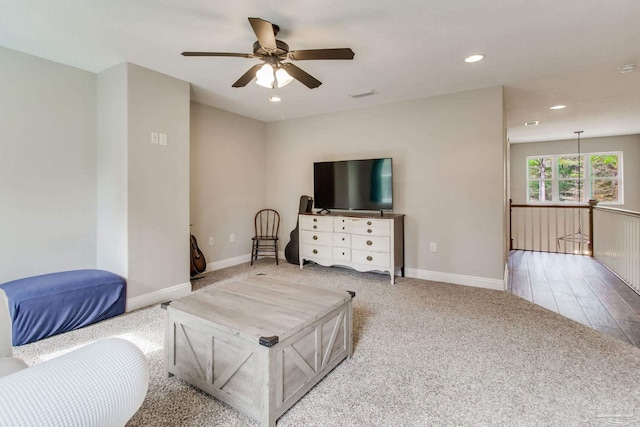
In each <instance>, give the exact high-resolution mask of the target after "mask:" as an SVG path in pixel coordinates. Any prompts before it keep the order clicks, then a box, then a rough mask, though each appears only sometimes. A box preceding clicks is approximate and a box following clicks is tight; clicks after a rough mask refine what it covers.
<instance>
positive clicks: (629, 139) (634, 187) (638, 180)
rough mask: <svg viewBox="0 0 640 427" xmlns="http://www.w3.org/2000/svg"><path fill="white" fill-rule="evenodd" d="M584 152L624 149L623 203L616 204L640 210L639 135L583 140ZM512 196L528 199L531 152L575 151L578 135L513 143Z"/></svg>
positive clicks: (572, 152)
mask: <svg viewBox="0 0 640 427" xmlns="http://www.w3.org/2000/svg"><path fill="white" fill-rule="evenodd" d="M580 151H581V152H582V153H597V152H606V151H622V152H623V154H622V162H623V166H622V167H623V185H624V204H622V205H611V207H614V208H620V209H626V210H631V211H636V212H640V135H623V136H608V137H600V138H585V137H582V138H581V140H580ZM510 152H511V154H510V169H511V172H510V183H511V188H510V197H511V199H512V200H513V203H526V202H527V168H526V161H527V157H528V156H536V155H543V154H574V153H577V152H578V143H577V139H570V140H563V141H545V142H529V143H519V144H510Z"/></svg>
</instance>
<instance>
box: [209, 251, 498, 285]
mask: <svg viewBox="0 0 640 427" xmlns="http://www.w3.org/2000/svg"><path fill="white" fill-rule="evenodd" d="M279 255H280V259H281V260H284V259H285V256H284V252H280V253H279ZM250 261H251V255H250V254H246V255H241V256H237V257H234V258H228V259H224V260H222V261H216V262H210V263H208V264H207V269H206V271H214V270H220V269H222V268H227V267H233V266H234V265H239V264H244V263H245V262H250ZM206 271H205V272H206ZM404 274H405V276H407V277H412V278H414V279H423V280H432V281H434V282H445V283H453V284H455V285H464V286H473V287H476V288H485V289H495V290H497V291H504V290H505V289H506V287H505V284H506V283H507V282H506V277H507V272H506V271H505V279H504V280H500V279H487V278H485V277H476V276H464V275H461V274H451V273H441V272H438V271H428V270H418V269H416V268H405V269H404Z"/></svg>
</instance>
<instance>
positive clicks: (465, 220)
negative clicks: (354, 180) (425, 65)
mask: <svg viewBox="0 0 640 427" xmlns="http://www.w3.org/2000/svg"><path fill="white" fill-rule="evenodd" d="M504 141H505V138H504V119H503V100H502V88H500V87H495V88H488V89H483V90H477V91H470V92H463V93H456V94H449V95H443V96H438V97H433V98H426V99H420V100H415V101H408V102H401V103H397V104H392V105H385V106H379V107H373V108H366V109H360V110H352V111H347V112H341V113H335V114H325V115H320V116H314V117H307V118H302V119H295V120H287V121H281V122H275V123H269V124H268V125H267V144H268V148H267V171H266V172H267V174H266V176H267V177H268V185H267V203H268V204H269V205H271V206H273V207H275V208H276V209H278V210H279V211H280V213H281V214H282V216H283V222H284V229H285V230H284V231H285V232H286V233H288V232H289V231H290V230H291V229H293V228H294V227H295V222H296V213H297V211H298V202H299V197H300V195H303V194H308V195H313V166H312V165H313V162H314V161H323V160H343V159H357V158H369V157H393V168H394V170H393V172H394V211H395V212H396V213H404V214H405V215H406V218H405V258H406V267H407V268H408V269H409V271H408V273H409V274H410V275H414V276H416V277H424V278H430V279H435V280H445V281H450V282H453V283H462V284H473V285H476V286H486V287H492V288H500V289H502V286H503V278H504V268H505V247H504V242H505V227H504V224H505V211H504V187H505V182H504V174H505V142H504ZM285 236H287V235H286V234H285ZM287 237H288V236H287ZM285 241H288V239H285ZM430 241H433V242H436V243H437V248H438V250H437V252H435V253H433V252H430V251H429V242H430Z"/></svg>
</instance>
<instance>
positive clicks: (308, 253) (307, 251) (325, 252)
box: [300, 244, 333, 259]
mask: <svg viewBox="0 0 640 427" xmlns="http://www.w3.org/2000/svg"><path fill="white" fill-rule="evenodd" d="M300 253H301V254H302V258H305V259H313V258H322V259H331V257H332V256H333V250H332V249H331V246H317V245H306V244H300Z"/></svg>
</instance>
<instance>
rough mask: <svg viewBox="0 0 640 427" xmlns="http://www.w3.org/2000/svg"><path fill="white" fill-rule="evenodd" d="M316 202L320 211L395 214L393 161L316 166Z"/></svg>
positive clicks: (348, 161)
mask: <svg viewBox="0 0 640 427" xmlns="http://www.w3.org/2000/svg"><path fill="white" fill-rule="evenodd" d="M313 199H314V205H315V207H316V208H320V209H344V210H352V209H353V210H372V211H380V210H392V209H393V168H392V162H391V158H385V159H367V160H343V161H338V162H316V163H314V164H313Z"/></svg>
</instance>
